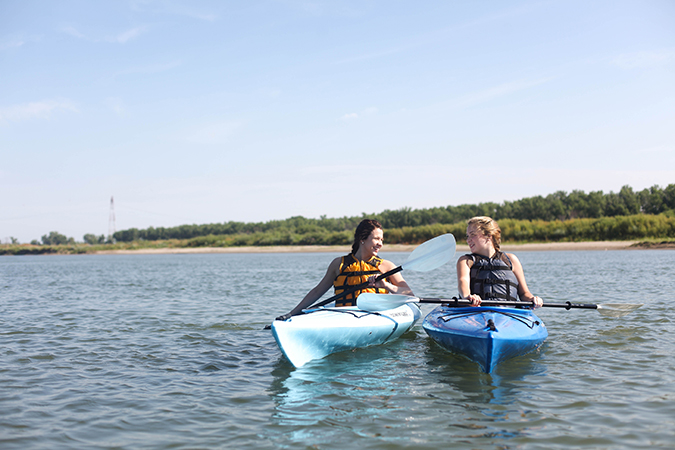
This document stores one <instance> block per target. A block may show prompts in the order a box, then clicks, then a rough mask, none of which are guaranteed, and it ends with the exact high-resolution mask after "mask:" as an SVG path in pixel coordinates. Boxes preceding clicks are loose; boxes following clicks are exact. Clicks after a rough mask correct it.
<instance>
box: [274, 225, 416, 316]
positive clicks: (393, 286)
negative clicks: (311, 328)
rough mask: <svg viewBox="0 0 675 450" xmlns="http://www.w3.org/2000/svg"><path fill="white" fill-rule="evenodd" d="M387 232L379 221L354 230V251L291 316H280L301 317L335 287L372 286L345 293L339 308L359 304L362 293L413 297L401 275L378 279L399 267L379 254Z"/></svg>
mask: <svg viewBox="0 0 675 450" xmlns="http://www.w3.org/2000/svg"><path fill="white" fill-rule="evenodd" d="M383 238H384V231H383V230H382V225H381V224H380V222H378V221H377V220H372V219H364V220H362V221H361V223H359V225H358V226H357V227H356V230H355V231H354V243H353V244H352V251H351V253H349V254H348V255H345V256H341V257H338V258H335V259H334V260H333V261H332V262H331V263H330V265H329V266H328V270H327V271H326V275H324V277H323V279H322V280H321V281H320V282H319V284H317V285H316V287H314V289H312V290H311V291H309V293H307V295H305V298H303V299H302V301H301V302H300V303H298V305H297V306H296V307H295V308H293V310H291V312H289V313H288V314H285V315H283V316H281V317H277V319H278V320H285V319H287V318H288V317H290V316H295V315H297V314H300V313H301V312H302V310H303V309H305V308H307V307H309V306H310V305H312V304H313V303H314V302H316V301H317V300H318V299H320V298H321V296H322V295H323V294H325V293H326V292H327V291H328V289H330V288H331V286H333V287H334V288H335V294H336V295H337V294H340V293H342V292H344V291H346V290H348V289H349V288H350V287H351V286H356V285H359V284H362V283H366V282H367V283H369V286H368V287H366V288H363V289H360V290H357V291H354V292H350V293H347V294H345V295H344V296H342V297H340V298H338V299H337V300H336V301H335V306H336V307H341V306H354V305H356V297H358V296H359V294H361V293H363V292H374V293H381V294H386V293H392V294H404V295H412V290H411V289H410V287H409V286H408V283H406V282H405V280H404V279H403V277H402V276H401V273H400V272H399V273H396V274H394V275H391V276H389V277H387V278H385V279H383V280H379V281H375V279H376V278H377V277H378V276H379V275H381V274H383V273H385V272H388V271H390V270H392V269H394V268H395V267H396V266H395V265H394V263H392V262H391V261H387V260H386V259H382V258H379V257H378V256H377V254H378V252H379V251H380V250H381V249H382V246H383Z"/></svg>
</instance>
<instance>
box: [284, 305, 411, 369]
mask: <svg viewBox="0 0 675 450" xmlns="http://www.w3.org/2000/svg"><path fill="white" fill-rule="evenodd" d="M420 317H421V312H420V309H419V307H417V305H408V304H406V305H403V306H399V307H398V308H394V309H389V310H385V311H376V312H374V311H363V310H360V309H358V308H357V307H341V308H319V309H314V310H309V311H306V312H305V314H301V315H298V316H293V317H291V318H289V319H287V320H284V321H280V320H275V321H274V322H273V323H272V334H273V335H274V339H275V340H276V342H277V344H278V345H279V349H280V350H281V352H282V353H283V354H284V356H286V358H287V359H288V360H289V361H290V362H291V363H292V364H293V365H294V366H295V367H301V366H303V365H304V364H306V363H307V362H309V361H311V360H314V359H321V358H324V357H325V356H328V355H330V354H332V353H337V352H341V351H345V350H352V349H355V348H361V347H367V346H370V345H379V344H384V343H385V342H389V341H392V340H394V339H397V338H398V337H399V336H401V335H402V334H403V333H405V332H406V331H408V330H409V329H410V328H411V327H412V326H413V325H414V324H415V322H416V321H417V320H418V319H419V318H420Z"/></svg>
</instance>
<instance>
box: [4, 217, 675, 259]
mask: <svg viewBox="0 0 675 450" xmlns="http://www.w3.org/2000/svg"><path fill="white" fill-rule="evenodd" d="M499 224H500V227H501V228H502V241H503V243H504V244H526V243H562V242H597V241H640V243H639V244H636V246H637V247H639V248H672V247H675V218H673V217H668V216H666V215H662V214H661V215H647V214H638V215H632V216H620V217H604V218H600V219H572V220H566V221H557V220H556V221H550V222H546V221H536V220H535V221H529V220H514V219H504V220H502V221H500V222H499ZM444 233H452V234H453V235H454V236H455V239H456V240H457V242H460V243H462V242H464V235H465V233H466V224H465V223H464V222H460V223H455V224H450V225H447V224H433V225H422V226H416V227H402V228H392V229H385V242H386V243H387V244H408V245H417V244H420V243H422V242H424V241H427V240H429V239H431V238H434V237H436V236H439V235H441V234H444ZM352 236H353V231H339V232H334V231H320V230H316V229H312V230H299V229H284V230H278V229H277V230H272V231H267V232H255V233H237V234H227V235H214V234H211V235H208V236H198V237H194V238H191V239H166V240H153V241H150V240H136V241H132V242H118V243H116V244H96V245H88V244H67V245H30V244H5V245H0V255H48V254H86V253H96V252H100V251H114V250H132V251H133V250H146V249H172V248H176V249H178V248H192V249H197V248H205V247H215V248H232V247H271V246H348V245H350V244H351V242H352Z"/></svg>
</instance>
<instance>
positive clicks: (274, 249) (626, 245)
mask: <svg viewBox="0 0 675 450" xmlns="http://www.w3.org/2000/svg"><path fill="white" fill-rule="evenodd" d="M638 242H640V241H599V242H549V243H541V244H503V245H502V250H503V251H506V252H509V253H517V252H520V251H523V252H531V251H570V250H598V251H604V250H628V249H630V250H640V249H644V247H633V245H634V244H637V243H638ZM417 247H418V246H417V245H401V244H391V245H385V247H384V249H383V250H382V253H387V252H411V251H413V250H414V249H415V248H417ZM650 248H658V247H650ZM668 248H672V247H668ZM350 250H351V246H349V245H330V246H323V245H291V246H281V245H280V246H269V247H196V248H144V249H138V250H100V251H97V252H92V253H93V254H96V255H163V254H200V253H349V251H350ZM468 252H469V246H468V245H465V244H461V245H457V253H468Z"/></svg>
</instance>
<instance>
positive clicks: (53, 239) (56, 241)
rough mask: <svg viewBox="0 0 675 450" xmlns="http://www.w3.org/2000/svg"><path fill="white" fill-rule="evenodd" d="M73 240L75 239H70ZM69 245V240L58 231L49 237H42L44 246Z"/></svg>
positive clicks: (52, 232) (51, 233)
mask: <svg viewBox="0 0 675 450" xmlns="http://www.w3.org/2000/svg"><path fill="white" fill-rule="evenodd" d="M70 239H71V240H72V239H73V238H70ZM67 243H68V238H67V237H66V236H65V235H63V234H61V233H59V232H58V231H51V232H50V233H49V234H48V235H47V234H45V235H44V236H42V244H43V245H65V244H67Z"/></svg>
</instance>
